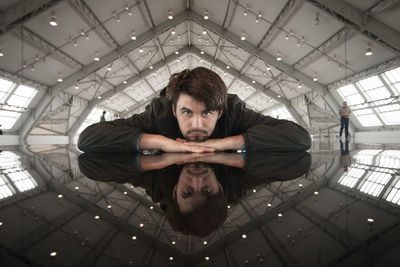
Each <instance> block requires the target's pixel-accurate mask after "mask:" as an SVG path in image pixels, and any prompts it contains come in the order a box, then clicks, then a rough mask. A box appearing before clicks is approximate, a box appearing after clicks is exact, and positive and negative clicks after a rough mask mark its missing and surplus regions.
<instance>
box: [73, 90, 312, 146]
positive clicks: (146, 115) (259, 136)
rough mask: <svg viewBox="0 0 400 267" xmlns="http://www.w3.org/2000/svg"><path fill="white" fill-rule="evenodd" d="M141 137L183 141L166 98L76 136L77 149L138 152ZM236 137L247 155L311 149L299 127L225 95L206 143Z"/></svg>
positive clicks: (90, 127)
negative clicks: (226, 97) (255, 110)
mask: <svg viewBox="0 0 400 267" xmlns="http://www.w3.org/2000/svg"><path fill="white" fill-rule="evenodd" d="M144 133H148V134H160V135H163V136H166V137H169V138H172V139H176V138H183V136H182V133H181V132H180V129H179V126H178V122H177V120H176V118H175V117H174V115H173V113H172V103H171V101H170V100H168V99H167V98H166V97H159V98H155V99H153V100H152V102H151V104H150V105H149V106H147V107H146V111H145V112H143V113H141V114H135V115H133V116H132V117H130V118H128V119H120V120H114V121H107V122H100V123H95V124H92V125H90V126H88V127H87V128H86V129H85V130H84V131H83V132H82V133H81V134H80V136H79V140H78V148H79V149H80V150H82V151H85V152H90V151H93V152H138V151H139V146H138V143H139V140H140V136H141V135H142V134H144ZM239 134H242V135H243V137H244V139H245V145H246V150H247V151H294V150H296V151H304V150H307V149H309V148H310V146H311V138H310V135H309V134H308V132H307V131H306V130H305V129H304V128H303V127H301V126H300V125H298V124H296V123H294V122H291V121H287V120H278V119H274V118H272V117H270V116H264V115H262V114H260V113H257V112H254V111H253V110H251V109H248V108H246V105H245V103H244V102H243V101H242V100H240V99H239V97H238V96H236V95H231V94H229V95H228V102H227V107H226V108H225V109H224V112H223V114H222V116H221V117H220V118H219V120H218V121H217V124H216V126H215V129H214V132H213V133H212V135H211V136H210V139H214V138H215V139H217V138H224V137H228V136H234V135H239Z"/></svg>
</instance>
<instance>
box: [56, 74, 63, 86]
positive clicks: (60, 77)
mask: <svg viewBox="0 0 400 267" xmlns="http://www.w3.org/2000/svg"><path fill="white" fill-rule="evenodd" d="M62 81H63V79H62V74H61V72H59V73H58V75H57V82H59V83H60V82H62Z"/></svg>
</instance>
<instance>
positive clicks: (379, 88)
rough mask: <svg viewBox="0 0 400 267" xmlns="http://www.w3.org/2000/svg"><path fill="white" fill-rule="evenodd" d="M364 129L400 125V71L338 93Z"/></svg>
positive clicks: (393, 71)
mask: <svg viewBox="0 0 400 267" xmlns="http://www.w3.org/2000/svg"><path fill="white" fill-rule="evenodd" d="M337 92H338V94H339V95H340V96H341V97H342V99H343V100H344V101H347V102H348V104H349V105H350V108H351V110H352V112H353V114H354V115H355V116H356V118H357V120H358V121H359V122H360V123H361V125H362V126H364V127H376V126H382V125H383V124H384V125H399V124H400V100H399V98H398V96H399V95H400V67H399V68H397V69H393V70H389V71H386V72H384V73H381V74H378V75H375V76H372V77H368V78H365V79H363V80H360V81H358V82H355V83H353V84H348V85H346V86H343V87H340V88H338V89H337Z"/></svg>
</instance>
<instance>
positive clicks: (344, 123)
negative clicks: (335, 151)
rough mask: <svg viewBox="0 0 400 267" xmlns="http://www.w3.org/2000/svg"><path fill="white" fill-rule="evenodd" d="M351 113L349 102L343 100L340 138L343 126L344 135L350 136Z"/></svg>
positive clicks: (340, 111) (340, 112)
mask: <svg viewBox="0 0 400 267" xmlns="http://www.w3.org/2000/svg"><path fill="white" fill-rule="evenodd" d="M350 114H351V111H350V108H349V107H348V106H347V102H343V106H342V108H341V109H340V110H339V116H340V138H341V137H342V133H343V128H344V136H345V137H346V139H347V138H349V116H350Z"/></svg>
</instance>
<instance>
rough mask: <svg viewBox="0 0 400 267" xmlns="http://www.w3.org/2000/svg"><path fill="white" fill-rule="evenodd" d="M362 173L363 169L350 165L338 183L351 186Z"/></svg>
mask: <svg viewBox="0 0 400 267" xmlns="http://www.w3.org/2000/svg"><path fill="white" fill-rule="evenodd" d="M364 173H365V170H363V169H361V168H358V167H357V166H354V167H350V168H349V171H348V172H345V173H343V175H342V176H341V177H340V179H339V181H338V183H339V184H341V185H344V186H346V187H350V188H353V187H354V186H355V185H356V183H357V182H358V180H360V178H361V177H362V176H363V175H364Z"/></svg>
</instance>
